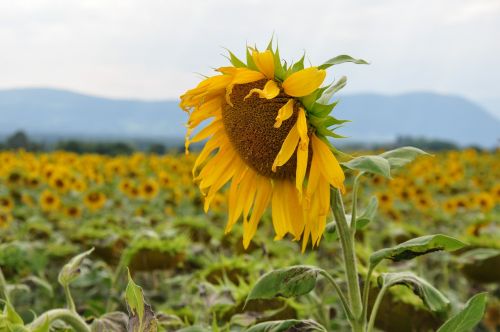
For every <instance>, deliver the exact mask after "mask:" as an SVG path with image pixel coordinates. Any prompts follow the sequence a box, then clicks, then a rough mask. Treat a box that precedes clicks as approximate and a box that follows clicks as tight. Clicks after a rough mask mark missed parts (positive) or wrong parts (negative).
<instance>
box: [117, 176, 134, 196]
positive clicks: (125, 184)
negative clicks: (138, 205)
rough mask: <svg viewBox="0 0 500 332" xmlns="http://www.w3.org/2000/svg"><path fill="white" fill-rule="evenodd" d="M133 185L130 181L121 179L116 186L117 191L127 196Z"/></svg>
mask: <svg viewBox="0 0 500 332" xmlns="http://www.w3.org/2000/svg"><path fill="white" fill-rule="evenodd" d="M133 186H134V184H133V183H132V181H131V180H130V179H122V180H121V181H120V183H119V184H118V189H120V191H121V192H122V193H124V194H127V195H128V194H129V193H130V190H131V189H132V187H133Z"/></svg>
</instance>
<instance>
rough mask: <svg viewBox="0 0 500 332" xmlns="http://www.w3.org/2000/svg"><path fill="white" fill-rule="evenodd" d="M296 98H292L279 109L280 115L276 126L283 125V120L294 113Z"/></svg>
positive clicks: (277, 117)
mask: <svg viewBox="0 0 500 332" xmlns="http://www.w3.org/2000/svg"><path fill="white" fill-rule="evenodd" d="M294 103H295V102H294V99H292V98H290V99H289V100H288V101H287V102H286V104H285V105H283V106H282V107H281V108H280V109H279V110H278V115H277V116H276V122H275V123H274V128H279V127H281V124H282V123H283V121H286V120H288V119H289V118H290V117H291V116H292V115H293V106H294Z"/></svg>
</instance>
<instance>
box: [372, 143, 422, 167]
mask: <svg viewBox="0 0 500 332" xmlns="http://www.w3.org/2000/svg"><path fill="white" fill-rule="evenodd" d="M423 155H429V154H428V153H427V152H425V151H423V150H420V149H417V148H415V147H412V146H404V147H401V148H397V149H394V150H390V151H386V152H384V153H382V154H380V156H381V157H383V158H385V159H387V160H388V161H389V164H390V165H391V168H399V167H403V166H405V165H406V164H408V163H410V162H412V161H413V160H415V158H417V157H418V156H423Z"/></svg>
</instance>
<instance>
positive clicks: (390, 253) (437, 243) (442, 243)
mask: <svg viewBox="0 0 500 332" xmlns="http://www.w3.org/2000/svg"><path fill="white" fill-rule="evenodd" d="M465 246H466V244H465V243H463V242H461V241H459V240H457V239H455V238H453V237H451V236H447V235H443V234H434V235H425V236H421V237H417V238H414V239H411V240H408V241H406V242H403V243H400V244H398V245H396V246H394V247H392V248H385V249H381V250H378V251H376V252H374V253H373V254H372V255H371V256H370V264H371V265H372V266H376V265H377V264H378V263H380V262H381V261H382V260H384V259H390V260H392V261H394V262H399V261H403V260H410V259H413V258H415V257H417V256H421V255H425V254H428V253H431V252H435V251H441V250H446V251H455V250H458V249H461V248H463V247H465Z"/></svg>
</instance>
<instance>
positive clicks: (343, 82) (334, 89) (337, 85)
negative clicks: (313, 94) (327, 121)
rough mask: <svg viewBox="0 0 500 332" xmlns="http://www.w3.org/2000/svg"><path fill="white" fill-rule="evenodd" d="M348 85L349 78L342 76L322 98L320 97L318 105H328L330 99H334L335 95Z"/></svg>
mask: <svg viewBox="0 0 500 332" xmlns="http://www.w3.org/2000/svg"><path fill="white" fill-rule="evenodd" d="M346 84H347V77H345V76H342V77H341V78H340V79H339V80H338V81H337V83H335V84H334V85H332V86H331V87H329V88H328V89H326V90H325V91H324V92H323V94H322V95H321V97H319V99H318V101H317V103H318V104H323V105H326V104H328V103H329V102H330V99H332V97H333V95H334V94H335V93H337V92H338V91H339V90H341V89H342V88H343V87H345V85H346Z"/></svg>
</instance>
